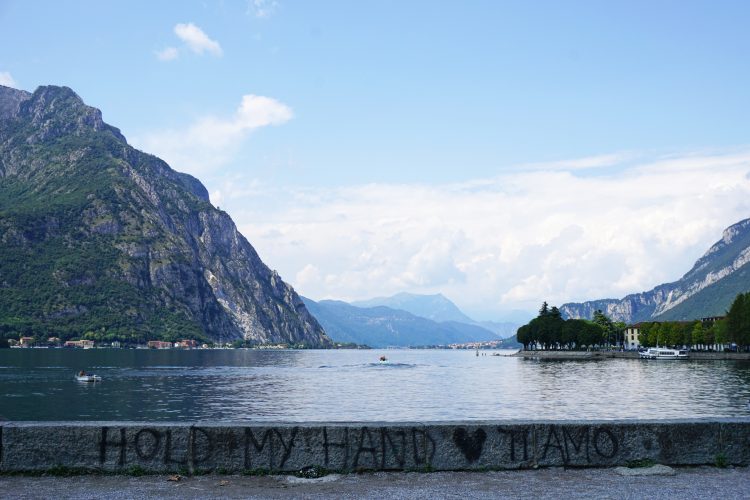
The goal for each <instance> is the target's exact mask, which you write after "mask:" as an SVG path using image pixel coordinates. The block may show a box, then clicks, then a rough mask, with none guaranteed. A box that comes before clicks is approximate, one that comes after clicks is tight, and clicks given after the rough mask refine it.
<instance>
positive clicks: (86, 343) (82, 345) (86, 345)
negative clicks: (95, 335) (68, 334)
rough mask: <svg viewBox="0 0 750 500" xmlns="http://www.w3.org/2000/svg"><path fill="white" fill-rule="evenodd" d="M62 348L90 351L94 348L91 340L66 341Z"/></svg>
mask: <svg viewBox="0 0 750 500" xmlns="http://www.w3.org/2000/svg"><path fill="white" fill-rule="evenodd" d="M63 347H77V348H79V349H91V348H92V347H94V341H93V340H68V341H66V342H65V344H63Z"/></svg>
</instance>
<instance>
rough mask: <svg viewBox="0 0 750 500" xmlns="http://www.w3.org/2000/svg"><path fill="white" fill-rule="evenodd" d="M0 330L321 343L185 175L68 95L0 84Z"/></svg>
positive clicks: (278, 283) (301, 309)
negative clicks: (131, 143) (131, 142)
mask: <svg viewBox="0 0 750 500" xmlns="http://www.w3.org/2000/svg"><path fill="white" fill-rule="evenodd" d="M0 242H2V245H0V336H1V335H19V334H23V335H29V334H37V335H44V336H52V335H54V336H59V337H61V338H63V339H66V338H70V337H77V336H82V335H86V336H87V337H89V338H95V339H120V340H133V341H135V340H139V341H140V340H143V339H146V338H165V339H173V338H178V337H193V338H205V339H212V340H220V341H230V340H234V339H241V338H244V339H247V340H249V341H251V342H257V343H268V342H274V343H275V342H287V343H292V344H303V345H310V346H324V345H328V343H329V342H330V341H329V339H328V338H327V337H326V336H325V334H324V332H323V329H322V328H321V326H320V325H319V324H318V322H317V321H316V320H315V318H314V317H312V316H311V315H310V314H309V313H308V311H307V309H306V308H305V306H304V304H303V303H302V301H301V300H300V298H299V296H298V295H297V294H296V293H295V291H294V290H293V289H292V288H291V287H290V286H289V285H287V284H286V283H284V281H283V280H282V279H281V277H279V275H278V274H277V273H276V272H275V271H271V270H270V269H269V268H268V267H267V266H266V265H265V264H264V263H263V262H262V261H261V260H260V258H259V257H258V255H257V253H256V252H255V250H254V249H253V247H252V246H251V245H250V243H249V242H248V241H247V240H246V239H245V238H244V237H243V236H242V235H241V234H240V233H239V232H238V231H237V228H236V226H235V224H234V222H233V221H232V220H231V218H230V217H229V216H228V215H227V214H226V213H225V212H222V211H221V210H218V209H217V208H215V207H214V206H213V205H211V203H210V201H209V197H208V193H207V191H206V189H205V187H204V186H203V185H202V184H201V183H200V182H199V181H198V180H197V179H195V178H193V177H191V176H189V175H186V174H181V173H178V172H176V171H174V170H172V169H171V168H170V167H169V165H167V164H166V163H165V162H163V161H162V160H160V159H159V158H156V157H154V156H151V155H149V154H146V153H143V152H141V151H138V150H136V149H134V148H132V147H131V146H129V145H128V144H127V141H126V140H125V138H124V137H123V136H122V134H121V133H120V131H119V130H118V129H116V128H114V127H112V126H110V125H107V124H106V123H104V121H103V120H102V116H101V112H100V111H99V110H98V109H95V108H92V107H89V106H87V105H85V104H84V103H83V101H82V100H81V98H80V97H78V95H76V94H75V93H74V92H73V91H72V90H71V89H68V88H66V87H54V86H47V87H40V88H38V89H37V90H36V91H35V92H34V93H33V94H31V93H28V92H23V91H19V90H15V89H11V88H8V87H2V86H0Z"/></svg>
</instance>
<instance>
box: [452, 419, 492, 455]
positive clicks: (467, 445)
mask: <svg viewBox="0 0 750 500" xmlns="http://www.w3.org/2000/svg"><path fill="white" fill-rule="evenodd" d="M485 439H487V433H486V432H484V429H477V430H475V431H474V435H473V436H470V435H469V433H468V432H466V429H464V428H462V427H459V428H458V429H456V430H455V431H453V442H454V443H456V446H458V449H459V450H461V452H462V453H463V454H464V456H465V457H466V460H468V461H469V463H471V462H476V461H477V460H478V459H479V457H481V456H482V447H483V446H484V440H485Z"/></svg>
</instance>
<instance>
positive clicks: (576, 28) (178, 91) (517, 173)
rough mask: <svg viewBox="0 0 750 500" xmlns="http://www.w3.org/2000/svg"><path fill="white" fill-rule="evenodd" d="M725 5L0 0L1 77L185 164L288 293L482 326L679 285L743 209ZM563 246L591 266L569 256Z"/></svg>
mask: <svg viewBox="0 0 750 500" xmlns="http://www.w3.org/2000/svg"><path fill="white" fill-rule="evenodd" d="M749 14H750V4H748V3H747V2H708V1H706V2H685V1H679V2H670V1H649V2H635V1H628V2H560V1H556V2H541V1H539V2H500V1H492V2H479V1H477V2H434V1H431V2H417V1H409V2H382V1H380V2H292V1H289V0H275V1H274V0H267V1H249V2H248V1H244V2H243V1H237V2H230V1H225V2H209V1H202V2H190V1H181V2H137V1H129V2H119V3H115V2H96V1H67V2H55V1H1V0H0V27H1V28H2V29H0V82H5V83H6V84H11V85H12V86H15V87H18V88H23V89H26V90H29V91H33V89H34V88H36V87H37V86H38V85H44V84H57V85H67V86H70V87H71V88H73V89H74V90H75V91H76V92H77V93H78V94H79V95H81V96H82V97H83V99H84V100H85V101H86V102H87V103H88V104H90V105H93V106H96V107H98V108H100V109H102V111H103V114H104V118H105V120H106V121H107V122H109V123H111V124H113V125H115V126H117V127H119V128H121V129H122V131H123V133H124V134H125V135H126V137H128V139H129V140H130V142H131V143H133V144H135V145H136V146H138V147H140V148H142V149H145V150H147V151H149V152H152V153H155V154H158V155H159V156H162V157H164V158H165V159H166V160H167V161H169V162H170V164H171V165H172V166H173V168H175V169H177V170H181V171H188V172H191V173H193V174H194V175H196V176H198V177H199V178H200V179H201V180H203V181H204V183H205V184H206V185H207V187H208V188H209V190H210V191H211V193H212V199H213V201H214V203H215V204H219V205H220V206H221V207H222V208H223V209H226V210H228V211H229V213H230V214H231V215H232V216H233V218H234V219H235V221H236V222H237V223H238V226H239V227H240V229H241V230H242V231H243V233H244V234H245V235H246V236H248V238H249V239H250V241H251V242H252V243H253V244H254V245H255V246H256V247H257V248H258V250H259V252H260V254H261V256H262V257H263V258H264V260H266V261H267V263H268V264H269V265H270V266H271V267H275V268H277V269H279V271H280V272H281V273H282V276H284V277H285V278H286V279H287V280H289V281H291V282H292V284H293V285H295V287H296V288H297V289H298V290H299V291H300V292H302V293H303V294H307V295H309V296H311V297H312V298H344V299H357V298H366V297H369V296H375V295H382V294H387V293H395V292H398V291H412V292H418V293H419V292H421V293H434V292H438V291H440V292H443V293H445V294H446V295H447V296H449V298H452V299H453V300H455V301H456V302H458V303H459V305H460V306H462V307H463V308H464V309H466V310H467V311H468V312H470V313H473V314H474V315H476V316H481V317H487V318H500V317H502V316H503V315H504V314H508V313H509V311H511V310H513V309H525V310H533V308H534V304H536V303H537V302H539V301H540V300H543V299H545V298H547V300H550V301H552V302H555V301H557V302H563V301H566V300H582V299H586V298H592V299H593V298H600V296H601V295H600V294H604V296H619V295H622V294H624V293H627V292H635V291H640V290H642V289H644V288H646V287H651V286H654V285H656V284H658V283H660V282H661V281H668V280H674V279H677V278H678V277H679V275H681V274H682V273H683V272H685V271H687V270H688V268H689V267H690V265H691V264H692V262H693V260H694V259H695V258H696V257H698V256H699V255H700V253H701V252H703V251H704V250H705V249H706V248H707V245H708V244H710V243H711V242H713V241H715V240H716V239H718V238H719V237H720V235H721V229H722V228H723V227H726V226H728V225H729V224H731V223H733V222H736V221H737V220H739V219H741V218H745V217H747V216H749V214H750V211H748V208H750V207H748V206H747V202H745V201H744V199H745V196H746V194H747V193H746V192H745V189H746V187H747V186H746V184H747V182H746V180H743V179H744V178H743V177H742V175H744V172H745V171H746V170H747V171H750V167H748V164H747V163H746V156H747V152H748V151H750V145H749V144H748V143H749V142H750V141H748V132H749V130H748V129H749V128H750V127H749V126H748V119H747V116H748V110H749V108H750V97H749V96H750V93H748V92H747V85H748V82H749V81H750V58H748V54H750V36H748V29H747V26H748V21H749V20H750V15H749ZM178 26H182V28H179V27H178ZM159 55H161V57H159ZM245 96H256V97H255V98H253V97H250V98H248V99H244V97H245ZM258 96H260V97H258ZM243 99H244V100H243ZM727 158H729V160H727ZM696 164H697V165H698V166H696ZM665 165H667V166H665ZM675 165H678V167H675ZM675 168H676V170H675ZM665 172H671V174H670V175H671V177H670V176H669V175H667V176H665ZM686 172H687V173H686ZM696 172H700V175H702V176H698V177H692V176H693V175H698V174H697V173H696ZM686 179H689V180H690V182H695V183H699V184H700V185H702V186H701V189H698V190H695V191H693V190H691V188H692V187H693V185H692V184H688V185H684V184H683V182H685V180H686ZM655 182H660V183H663V184H658V185H655V184H654V183H655ZM550 183H551V184H550ZM548 189H549V190H548ZM563 189H564V190H572V193H568V192H566V193H564V195H561V193H559V190H563ZM588 189H597V190H599V194H598V195H596V196H594V194H595V193H594V194H592V193H588V192H579V191H576V190H588ZM651 190H654V192H653V193H652V194H648V195H646V194H643V193H644V192H645V193H650V192H651ZM393 193H400V194H399V196H397V197H395V198H394V195H393ZM466 193H468V194H466ZM603 193H607V194H606V196H605V195H604V194H603ZM571 194H572V196H571V197H570V198H569V196H570V195H571ZM590 196H593V197H592V198H591V199H589V197H590ZM541 198H544V201H545V204H541V205H539V203H540V199H541ZM688 198H690V202H687V201H686V200H687V199H688ZM481 200H483V201H481ZM563 200H568V201H566V202H565V203H563ZM580 200H588V201H587V202H586V203H579V202H580ZM456 203H461V206H456ZM537 205H539V206H537ZM533 207H536V208H533ZM644 207H645V208H644ZM644 209H645V210H647V215H648V216H647V217H646V221H647V222H644V220H643V219H644V214H643V213H640V215H638V216H636V215H635V214H637V213H639V210H644ZM443 210H446V212H443ZM357 214H360V215H357ZM461 214H464V217H465V218H461ZM532 215H533V217H534V219H533V220H531V219H527V218H528V217H531V216H532ZM563 215H564V216H565V217H564V218H560V217H562V216H563ZM599 217H602V218H599ZM651 218H653V220H651ZM686 219H689V220H690V221H691V222H690V223H689V224H686V223H685V221H686ZM669 221H672V222H671V223H670V222H669ZM646 224H647V225H646ZM306 228H314V230H313V231H312V232H310V233H309V234H308V233H307V231H306ZM657 229H658V231H657ZM488 233H489V234H488ZM657 233H658V234H657ZM500 234H502V235H503V236H502V237H501V236H497V235H500ZM566 235H567V236H566ZM571 235H573V236H571ZM576 235H577V236H576ZM605 235H610V236H611V235H618V236H619V237H620V238H622V241H623V242H628V243H622V244H620V245H619V246H611V245H612V243H611V240H612V238H611V237H605ZM659 235H663V236H659ZM493 238H494V239H493ZM561 238H562V239H561ZM565 238H573V239H574V240H576V241H579V240H580V241H583V242H585V244H586V245H587V246H586V247H585V248H591V247H593V248H595V250H591V253H592V254H591V257H590V258H591V261H590V262H586V264H585V266H584V264H583V263H584V262H585V259H573V260H574V261H576V260H577V261H578V264H577V265H576V263H575V262H573V263H569V262H568V261H567V260H566V259H567V257H566V255H567V254H564V251H563V250H564V248H566V247H570V246H571V245H570V242H568V241H567V240H566V239H565ZM607 238H609V239H607ZM662 238H663V239H664V241H663V242H662V241H661V239H662ZM633 240H636V242H635V243H633ZM608 241H609V242H610V243H607V242H608ZM675 241H676V242H677V243H674V242H675ZM555 242H557V243H555ZM666 242H672V243H670V244H667V243H666ZM659 245H661V247H660V246H659ZM657 247H658V248H657ZM662 247H663V248H664V249H663V250H659V248H662ZM670 247H671V248H670ZM559 252H563V254H564V255H561V254H560V253H559ZM576 252H577V254H576V255H578V256H580V250H576ZM597 252H598V253H597ZM584 253H586V252H584ZM482 263H484V264H482ZM544 266H547V272H545V273H541V274H540V271H539V269H540V268H541V267H544ZM577 266H580V267H577ZM518 269H520V270H523V272H516V270H518ZM613 269H614V271H612V270H613ZM605 271H606V272H605ZM597 272H599V273H602V272H604V278H605V279H599V278H597V277H596V276H593V277H592V279H583V278H582V275H584V274H596V273H597ZM595 278H596V279H595Z"/></svg>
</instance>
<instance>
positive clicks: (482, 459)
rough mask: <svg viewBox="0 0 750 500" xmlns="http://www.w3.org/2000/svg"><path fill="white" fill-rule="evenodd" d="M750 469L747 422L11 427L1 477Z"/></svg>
mask: <svg viewBox="0 0 750 500" xmlns="http://www.w3.org/2000/svg"><path fill="white" fill-rule="evenodd" d="M644 460H647V461H650V462H652V463H660V464H665V465H677V466H689V465H710V464H716V463H723V464H727V465H739V466H745V465H750V419H747V418H737V419H684V420H620V421H559V422H556V421H471V422H439V423H429V422H424V423H417V422H412V423H409V422H399V423H394V422H391V423H389V422H380V423H378V422H367V423H328V424H321V423H310V424H295V423H268V424H252V423H248V424H243V423H237V424H232V423H226V424H212V423H199V422H195V423H152V424H144V423H134V422H35V423H30V422H8V423H4V424H3V425H0V471H6V472H12V471H49V470H58V471H60V470H62V469H66V470H71V469H73V470H75V469H87V470H98V471H109V472H117V473H123V472H124V473H131V472H134V471H148V472H156V473H167V472H171V473H175V472H179V473H182V474H186V473H191V474H192V473H197V472H218V473H226V472H232V473H240V472H244V471H271V472H295V471H299V470H301V469H305V468H310V467H318V468H323V469H326V470H328V471H337V472H356V471H363V470H367V471H372V470H383V471H415V470H416V471H439V470H443V471H451V470H477V471H485V470H499V469H533V468H536V467H561V466H563V467H569V468H570V467H612V466H617V465H628V464H630V463H632V462H635V461H644Z"/></svg>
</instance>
